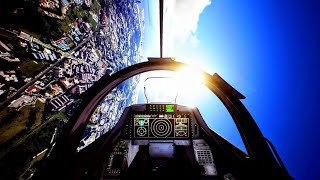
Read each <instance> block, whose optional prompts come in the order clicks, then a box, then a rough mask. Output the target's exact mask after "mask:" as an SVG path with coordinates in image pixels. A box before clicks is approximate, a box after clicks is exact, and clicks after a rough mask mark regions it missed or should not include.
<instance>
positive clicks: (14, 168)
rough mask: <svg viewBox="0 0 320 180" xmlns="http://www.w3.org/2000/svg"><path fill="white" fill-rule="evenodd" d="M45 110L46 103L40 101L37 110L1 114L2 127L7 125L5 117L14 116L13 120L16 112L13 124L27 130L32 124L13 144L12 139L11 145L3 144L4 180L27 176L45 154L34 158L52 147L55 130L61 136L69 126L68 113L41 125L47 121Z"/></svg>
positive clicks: (27, 108) (1, 165)
mask: <svg viewBox="0 0 320 180" xmlns="http://www.w3.org/2000/svg"><path fill="white" fill-rule="evenodd" d="M44 111H45V108H44V104H43V103H41V102H40V101H37V102H36V104H35V107H32V106H25V107H23V108H22V109H21V110H20V112H21V113H19V112H18V111H13V110H12V109H8V108H7V109H4V110H2V111H0V115H1V117H0V118H1V124H2V125H3V124H5V123H4V121H3V120H4V118H5V117H8V116H9V115H10V114H11V116H12V117H13V115H14V113H12V112H15V113H16V114H17V115H16V116H15V118H14V119H13V120H11V122H9V123H15V124H17V125H19V124H20V125H19V126H22V127H23V128H24V129H28V125H29V131H28V132H24V133H22V134H21V133H20V134H19V133H18V134H16V136H15V137H14V138H13V139H14V140H13V141H12V140H8V141H11V142H10V143H9V144H8V143H4V144H1V145H0V162H1V163H0V169H1V173H0V179H17V178H18V177H19V176H20V175H22V174H24V173H26V170H27V169H28V168H30V167H32V166H34V165H36V164H37V163H38V162H39V161H40V160H41V159H42V157H43V155H44V153H43V154H41V156H38V157H37V158H35V159H33V157H34V156H35V155H37V154H38V153H40V152H41V151H43V150H44V149H46V148H48V146H49V144H50V140H51V138H52V135H53V133H54V130H55V128H57V129H58V132H57V133H58V134H57V135H59V134H60V133H61V131H62V128H63V126H64V124H65V123H64V121H63V120H65V118H66V116H65V111H61V112H58V113H56V114H54V115H52V116H51V117H50V118H48V119H47V120H46V121H45V122H44V123H42V124H41V122H42V120H44V116H43V114H44ZM22 112H23V113H22ZM34 118H35V119H34ZM25 119H26V120H25ZM23 120H24V121H23ZM22 121H23V123H22ZM31 122H33V123H31ZM31 124H32V125H31ZM39 124H40V125H39ZM30 125H31V126H30ZM2 128H3V127H2ZM3 130H4V129H1V130H0V132H1V133H2V131H3ZM25 131H26V130H25ZM17 137H19V138H17ZM0 140H2V138H0Z"/></svg>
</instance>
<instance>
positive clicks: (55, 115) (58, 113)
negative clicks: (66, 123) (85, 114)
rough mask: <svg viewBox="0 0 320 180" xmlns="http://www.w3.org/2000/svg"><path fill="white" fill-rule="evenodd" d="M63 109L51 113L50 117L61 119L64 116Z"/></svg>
mask: <svg viewBox="0 0 320 180" xmlns="http://www.w3.org/2000/svg"><path fill="white" fill-rule="evenodd" d="M65 112H66V111H65V109H63V110H61V111H60V112H57V113H55V114H53V115H52V116H51V117H50V119H57V120H63V119H65V118H66V114H65Z"/></svg>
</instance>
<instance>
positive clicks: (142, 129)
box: [137, 127, 147, 136]
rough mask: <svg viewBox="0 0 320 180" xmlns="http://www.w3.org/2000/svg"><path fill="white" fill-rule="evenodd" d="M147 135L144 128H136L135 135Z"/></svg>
mask: <svg viewBox="0 0 320 180" xmlns="http://www.w3.org/2000/svg"><path fill="white" fill-rule="evenodd" d="M146 134H147V129H146V128H145V127H138V128H137V135H138V136H145V135H146Z"/></svg>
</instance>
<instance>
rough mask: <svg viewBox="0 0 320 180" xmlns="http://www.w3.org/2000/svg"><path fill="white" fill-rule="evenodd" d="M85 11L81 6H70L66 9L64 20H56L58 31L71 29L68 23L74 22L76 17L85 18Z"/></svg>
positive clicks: (62, 31) (63, 31)
mask: <svg viewBox="0 0 320 180" xmlns="http://www.w3.org/2000/svg"><path fill="white" fill-rule="evenodd" d="M86 14H87V11H86V10H84V9H83V8H82V7H81V6H80V7H74V8H70V9H68V11H67V14H66V18H65V19H64V20H57V26H58V27H59V28H58V30H59V32H60V33H61V34H62V33H65V32H68V31H70V30H71V28H70V26H69V25H68V24H71V23H72V22H74V21H75V20H76V19H77V18H85V16H86Z"/></svg>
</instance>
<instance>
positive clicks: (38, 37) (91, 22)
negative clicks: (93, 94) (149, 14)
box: [0, 0, 144, 179]
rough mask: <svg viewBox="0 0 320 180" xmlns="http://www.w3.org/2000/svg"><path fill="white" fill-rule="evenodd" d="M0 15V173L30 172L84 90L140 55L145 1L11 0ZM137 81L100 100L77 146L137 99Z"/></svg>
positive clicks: (20, 176) (0, 176) (24, 174)
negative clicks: (143, 3)
mask: <svg viewBox="0 0 320 180" xmlns="http://www.w3.org/2000/svg"><path fill="white" fill-rule="evenodd" d="M0 16H1V17H6V18H2V19H1V20H0V106H1V109H0V162H1V163H0V169H1V170H0V171H1V173H0V179H28V178H29V177H31V176H32V175H33V173H34V172H35V170H36V168H37V165H38V164H39V163H41V159H42V158H43V157H44V155H45V152H46V151H47V150H48V148H49V146H50V145H52V144H53V143H54V142H55V140H56V139H57V137H59V134H60V133H61V131H62V130H63V127H64V125H65V124H66V123H67V121H68V118H69V117H70V116H72V114H73V112H74V110H75V109H76V107H77V106H78V105H79V103H80V102H81V97H82V95H83V93H84V92H85V91H86V90H87V89H88V88H90V87H91V86H92V85H93V84H94V83H95V82H96V81H98V80H99V79H100V78H101V77H102V76H103V75H105V74H109V75H111V74H113V73H115V72H117V71H119V70H120V69H123V68H125V67H127V66H130V65H131V64H135V63H139V62H140V61H141V59H142V55H141V54H142V53H141V45H142V41H143V38H142V37H143V33H144V9H143V8H142V7H141V5H140V1H131V0H117V1H114V0H105V1H98V0H39V1H31V0H12V1H10V2H8V5H6V6H5V7H4V6H2V7H0ZM138 83H139V76H136V77H134V78H131V79H129V80H127V81H125V82H124V83H122V84H121V85H119V86H118V87H117V88H115V89H113V91H112V92H111V93H109V94H108V95H107V97H106V98H105V100H104V101H103V102H101V103H100V105H99V106H98V107H97V109H96V110H95V112H94V114H93V115H92V117H91V119H90V123H89V125H88V126H87V129H86V131H85V133H84V135H83V139H82V140H81V142H80V144H79V147H78V150H79V151H80V150H81V149H83V148H84V147H86V146H87V145H88V144H90V143H91V142H93V141H94V140H95V139H96V138H98V137H100V136H101V135H102V134H104V133H106V132H107V131H108V130H109V129H110V128H112V127H113V126H114V125H115V124H116V122H117V120H118V118H119V116H120V115H121V113H122V111H123V110H124V108H125V107H127V106H128V105H130V104H133V103H136V101H137V88H136V87H137V84H138Z"/></svg>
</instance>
